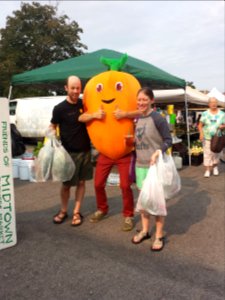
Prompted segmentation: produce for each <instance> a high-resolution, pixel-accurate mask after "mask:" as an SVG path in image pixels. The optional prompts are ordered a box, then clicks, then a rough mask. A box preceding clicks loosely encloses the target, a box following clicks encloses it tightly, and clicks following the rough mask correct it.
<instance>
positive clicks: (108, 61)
mask: <svg viewBox="0 0 225 300" xmlns="http://www.w3.org/2000/svg"><path fill="white" fill-rule="evenodd" d="M127 58H128V56H127V54H126V53H125V54H123V56H122V57H121V58H119V59H117V58H106V57H103V56H102V57H100V61H101V63H103V64H104V65H106V66H107V67H109V70H110V71H120V70H121V69H122V67H123V66H124V65H125V63H126V61H127Z"/></svg>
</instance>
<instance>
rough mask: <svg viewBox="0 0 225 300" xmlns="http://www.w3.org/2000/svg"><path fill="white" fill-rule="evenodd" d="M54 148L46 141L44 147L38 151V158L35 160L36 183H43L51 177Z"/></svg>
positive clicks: (49, 140) (50, 142)
mask: <svg viewBox="0 0 225 300" xmlns="http://www.w3.org/2000/svg"><path fill="white" fill-rule="evenodd" d="M53 155H54V148H53V145H52V140H51V139H48V140H47V141H46V143H45V145H44V146H43V147H42V148H41V149H40V151H39V153H38V157H37V158H36V159H35V162H34V164H35V180H36V181H37V182H45V181H47V180H48V179H49V178H50V176H51V167H52V160H53Z"/></svg>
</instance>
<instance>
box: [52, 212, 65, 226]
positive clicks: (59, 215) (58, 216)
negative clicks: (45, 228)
mask: <svg viewBox="0 0 225 300" xmlns="http://www.w3.org/2000/svg"><path fill="white" fill-rule="evenodd" d="M66 218H68V215H67V212H66V211H62V210H60V211H59V212H58V213H57V214H56V215H54V218H53V223H54V224H62V223H63V222H64V221H65V220H66Z"/></svg>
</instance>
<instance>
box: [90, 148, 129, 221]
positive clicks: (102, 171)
mask: <svg viewBox="0 0 225 300" xmlns="http://www.w3.org/2000/svg"><path fill="white" fill-rule="evenodd" d="M130 162H131V154H128V155H126V156H124V157H122V158H120V159H117V160H113V159H111V158H108V157H106V156H105V155H103V154H99V157H98V160H97V165H96V170H95V194H96V201H97V208H98V210H101V211H102V212H104V213H107V212H108V208H109V207H108V204H107V197H106V192H105V185H106V181H107V178H108V175H109V173H110V171H111V169H112V167H113V166H114V165H116V166H117V167H118V171H119V175H120V188H121V191H122V197H123V215H124V217H133V215H134V198H133V192H132V189H131V187H130V186H131V184H132V182H131V181H130V179H129V168H130Z"/></svg>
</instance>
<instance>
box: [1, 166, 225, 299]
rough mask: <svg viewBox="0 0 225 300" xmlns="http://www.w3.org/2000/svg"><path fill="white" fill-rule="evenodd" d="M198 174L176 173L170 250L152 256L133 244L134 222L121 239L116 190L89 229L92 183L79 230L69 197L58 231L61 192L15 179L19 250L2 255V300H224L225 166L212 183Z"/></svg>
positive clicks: (193, 170) (145, 246)
mask: <svg viewBox="0 0 225 300" xmlns="http://www.w3.org/2000/svg"><path fill="white" fill-rule="evenodd" d="M203 172H204V168H203V166H202V165H201V166H198V167H196V166H191V167H183V169H182V170H180V171H179V174H180V176H181V180H182V190H181V192H180V193H179V194H178V195H177V196H176V197H175V198H174V199H172V200H169V201H168V217H167V219H166V226H165V230H166V233H167V243H166V245H165V248H164V250H163V251H162V252H159V253H153V252H151V251H150V245H151V241H152V239H150V240H146V241H144V242H143V243H141V244H139V245H133V244H132V243H131V238H132V236H133V235H134V234H135V230H136V228H140V217H139V216H138V215H136V216H135V223H136V228H135V229H134V230H133V231H131V232H123V231H121V225H122V220H123V218H122V215H121V203H122V201H121V193H120V189H119V187H115V186H108V187H107V194H108V202H109V206H110V211H109V215H108V217H107V218H106V219H104V220H103V221H101V222H99V223H97V224H92V223H90V222H89V220H88V218H89V216H90V215H91V214H92V213H93V212H94V211H95V209H96V205H95V194H94V189H93V181H89V182H88V183H87V186H86V197H85V200H84V203H83V207H82V214H83V215H84V217H85V219H84V223H83V224H82V225H81V226H79V227H72V226H70V223H71V217H72V208H73V194H74V190H72V193H71V200H70V203H69V211H68V213H69V215H70V217H69V218H68V219H67V221H66V222H65V223H63V224H61V225H55V224H53V222H52V216H53V215H54V214H55V213H56V212H57V211H58V209H59V188H60V184H59V183H53V182H47V183H31V182H29V181H22V180H19V179H15V180H14V186H15V202H16V220H17V237H18V243H17V245H16V246H14V247H11V248H8V249H5V250H2V251H0V263H1V265H0V299H2V300H28V299H29V300H30V299H33V300H47V299H48V300H53V299H55V300H61V299H65V300H73V299H74V300H76V299H79V300H88V299H90V300H123V299H129V300H139V299H142V300H145V299H146V300H164V299H169V300H170V299H171V300H172V299H173V300H176V299H177V300H182V299H185V300H186V299H187V300H190V299H193V300H198V299H199V300H208V299H210V300H223V299H224V296H225V293H224V266H225V257H224V245H225V243H224V228H225V227H224V225H225V224H224V208H225V206H224V203H225V196H224V195H225V193H224V191H225V164H221V165H220V175H219V176H217V177H216V176H211V177H210V178H203ZM133 191H134V195H135V199H137V190H136V188H135V186H134V187H133ZM152 226H153V229H154V222H153V223H152Z"/></svg>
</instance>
